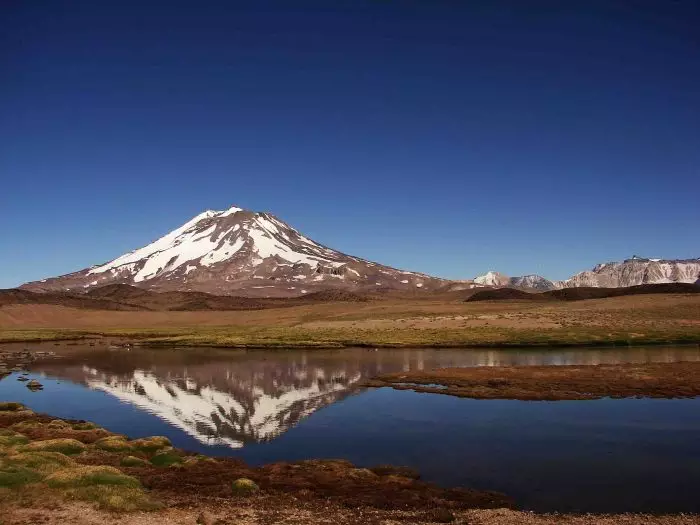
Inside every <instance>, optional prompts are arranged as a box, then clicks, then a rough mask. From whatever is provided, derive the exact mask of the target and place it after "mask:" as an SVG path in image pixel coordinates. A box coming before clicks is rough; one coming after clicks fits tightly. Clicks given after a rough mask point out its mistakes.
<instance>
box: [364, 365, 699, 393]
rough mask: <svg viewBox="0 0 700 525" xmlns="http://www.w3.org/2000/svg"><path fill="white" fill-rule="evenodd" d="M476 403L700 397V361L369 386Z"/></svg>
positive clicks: (456, 374)
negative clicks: (425, 393)
mask: <svg viewBox="0 0 700 525" xmlns="http://www.w3.org/2000/svg"><path fill="white" fill-rule="evenodd" d="M367 385H368V386H375V387H382V386H390V387H393V388H396V389H399V390H406V389H408V390H415V391H417V392H430V393H435V394H447V395H452V396H458V397H470V398H475V399H524V400H565V399H599V398H602V397H615V398H620V397H655V398H687V397H696V396H700V363H697V362H686V363H651V364H624V365H595V366H524V367H475V368H442V369H437V370H431V371H418V372H400V373H396V374H387V375H384V376H380V377H377V378H374V379H371V380H370V381H368V383H367Z"/></svg>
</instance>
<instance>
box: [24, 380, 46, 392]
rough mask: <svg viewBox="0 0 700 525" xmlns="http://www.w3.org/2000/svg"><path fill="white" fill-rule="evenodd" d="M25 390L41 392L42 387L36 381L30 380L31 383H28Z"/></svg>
mask: <svg viewBox="0 0 700 525" xmlns="http://www.w3.org/2000/svg"><path fill="white" fill-rule="evenodd" d="M27 388H28V389H29V390H43V389H44V385H42V384H41V383H39V381H37V380H36V379H32V380H31V381H29V383H27Z"/></svg>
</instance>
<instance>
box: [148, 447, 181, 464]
mask: <svg viewBox="0 0 700 525" xmlns="http://www.w3.org/2000/svg"><path fill="white" fill-rule="evenodd" d="M182 461H183V459H182V456H180V455H179V454H177V453H176V452H175V451H174V450H173V449H172V448H168V449H163V450H160V451H159V452H158V453H157V454H156V455H155V456H153V457H152V458H151V463H152V464H153V465H155V466H156V467H170V466H173V465H180V464H182Z"/></svg>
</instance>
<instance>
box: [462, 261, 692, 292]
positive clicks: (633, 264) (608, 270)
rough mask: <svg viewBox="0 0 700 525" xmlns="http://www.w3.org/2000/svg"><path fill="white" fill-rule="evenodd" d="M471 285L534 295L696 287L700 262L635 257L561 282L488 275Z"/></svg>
mask: <svg viewBox="0 0 700 525" xmlns="http://www.w3.org/2000/svg"><path fill="white" fill-rule="evenodd" d="M474 282H475V283H477V284H481V285H485V286H495V287H511V288H522V289H532V290H538V291H547V290H557V289H560V288H576V287H593V288H627V287H629V286H640V285H644V284H667V283H690V284H695V283H698V284H700V258H699V259H647V258H644V257H639V256H636V255H635V256H633V257H632V258H631V259H626V260H624V261H622V262H607V263H602V264H598V265H596V266H595V267H594V268H593V269H592V270H588V271H584V272H580V273H577V274H576V275H574V276H573V277H571V278H569V279H566V280H564V281H550V280H549V279H546V278H544V277H542V276H540V275H525V276H522V277H508V276H506V275H503V274H501V273H498V272H493V271H491V272H488V273H486V274H484V275H481V276H479V277H477V278H475V279H474Z"/></svg>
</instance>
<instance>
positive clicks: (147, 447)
mask: <svg viewBox="0 0 700 525" xmlns="http://www.w3.org/2000/svg"><path fill="white" fill-rule="evenodd" d="M131 445H132V446H133V447H134V448H135V449H136V450H140V451H141V452H144V453H146V454H152V453H154V452H157V451H158V450H162V449H164V448H166V447H171V446H172V443H170V440H169V439H168V438H166V437H164V436H151V437H147V438H141V439H134V440H133V441H131Z"/></svg>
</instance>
